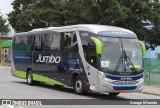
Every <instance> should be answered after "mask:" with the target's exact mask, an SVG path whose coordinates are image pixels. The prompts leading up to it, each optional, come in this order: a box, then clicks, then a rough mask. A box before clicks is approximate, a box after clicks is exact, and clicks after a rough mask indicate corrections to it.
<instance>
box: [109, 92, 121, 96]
mask: <svg viewBox="0 0 160 108" xmlns="http://www.w3.org/2000/svg"><path fill="white" fill-rule="evenodd" d="M109 95H110V96H117V95H119V93H109Z"/></svg>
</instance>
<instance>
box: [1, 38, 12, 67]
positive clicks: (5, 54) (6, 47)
mask: <svg viewBox="0 0 160 108" xmlns="http://www.w3.org/2000/svg"><path fill="white" fill-rule="evenodd" d="M11 46H12V41H11V40H4V41H3V42H1V44H0V65H10V62H11Z"/></svg>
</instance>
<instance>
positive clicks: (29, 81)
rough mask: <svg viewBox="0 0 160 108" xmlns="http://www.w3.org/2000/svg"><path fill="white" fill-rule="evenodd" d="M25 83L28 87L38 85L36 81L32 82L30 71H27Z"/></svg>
mask: <svg viewBox="0 0 160 108" xmlns="http://www.w3.org/2000/svg"><path fill="white" fill-rule="evenodd" d="M27 83H28V84H29V85H34V84H38V83H39V82H36V81H34V80H33V74H32V71H31V70H29V71H28V72H27Z"/></svg>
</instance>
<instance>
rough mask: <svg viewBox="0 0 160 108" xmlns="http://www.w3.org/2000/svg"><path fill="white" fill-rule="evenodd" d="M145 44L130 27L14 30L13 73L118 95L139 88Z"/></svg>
mask: <svg viewBox="0 0 160 108" xmlns="http://www.w3.org/2000/svg"><path fill="white" fill-rule="evenodd" d="M143 54H145V45H144V44H143V42H141V41H139V40H138V39H137V36H136V34H135V33H133V32H132V31H130V30H127V29H123V28H119V27H114V26H106V25H89V24H86V25H85V24H80V25H72V26H63V27H49V28H40V29H33V30H32V31H29V32H22V33H17V34H15V35H14V37H13V45H12V69H11V70H12V75H13V76H16V77H19V78H23V79H27V83H28V84H29V85H33V84H37V83H40V82H43V83H50V84H54V85H59V86H69V87H73V88H74V91H75V93H77V94H83V93H84V92H86V91H93V92H98V93H109V94H110V95H118V94H119V93H121V92H127V93H128V92H141V91H142V89H143V81H144V79H143V75H144V72H143V65H142V56H143Z"/></svg>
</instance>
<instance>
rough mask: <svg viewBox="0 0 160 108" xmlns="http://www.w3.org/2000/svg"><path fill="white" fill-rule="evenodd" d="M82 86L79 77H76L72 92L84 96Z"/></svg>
mask: <svg viewBox="0 0 160 108" xmlns="http://www.w3.org/2000/svg"><path fill="white" fill-rule="evenodd" d="M82 85H83V83H82V80H81V79H80V77H77V78H76V80H75V82H74V85H73V87H74V91H75V93H76V94H80V95H82V94H84V90H83V86H82Z"/></svg>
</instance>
